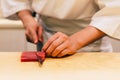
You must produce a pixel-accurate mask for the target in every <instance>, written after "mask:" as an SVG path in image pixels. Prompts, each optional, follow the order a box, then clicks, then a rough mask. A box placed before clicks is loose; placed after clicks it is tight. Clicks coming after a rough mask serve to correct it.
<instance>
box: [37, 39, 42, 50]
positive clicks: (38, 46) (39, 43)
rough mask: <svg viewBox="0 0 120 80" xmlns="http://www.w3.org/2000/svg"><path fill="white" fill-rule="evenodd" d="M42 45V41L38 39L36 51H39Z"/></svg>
mask: <svg viewBox="0 0 120 80" xmlns="http://www.w3.org/2000/svg"><path fill="white" fill-rule="evenodd" d="M42 47H43V42H40V41H38V43H37V51H41V49H42Z"/></svg>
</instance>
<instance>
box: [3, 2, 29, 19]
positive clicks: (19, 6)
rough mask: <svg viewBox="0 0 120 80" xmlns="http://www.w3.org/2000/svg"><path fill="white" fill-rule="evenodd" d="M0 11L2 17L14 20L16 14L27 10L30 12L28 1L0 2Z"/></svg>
mask: <svg viewBox="0 0 120 80" xmlns="http://www.w3.org/2000/svg"><path fill="white" fill-rule="evenodd" d="M1 9H2V14H3V17H6V18H7V17H9V18H11V19H12V18H14V19H15V18H16V19H17V15H16V13H17V12H19V11H21V10H24V9H28V10H31V7H30V2H29V0H1Z"/></svg>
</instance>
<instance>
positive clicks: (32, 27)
mask: <svg viewBox="0 0 120 80" xmlns="http://www.w3.org/2000/svg"><path fill="white" fill-rule="evenodd" d="M24 26H25V28H26V30H25V35H26V38H27V40H28V41H29V42H33V43H35V44H36V43H37V42H38V41H41V42H42V41H43V37H42V32H43V31H42V27H41V26H40V25H39V24H38V23H37V22H36V21H32V22H29V23H26V24H24Z"/></svg>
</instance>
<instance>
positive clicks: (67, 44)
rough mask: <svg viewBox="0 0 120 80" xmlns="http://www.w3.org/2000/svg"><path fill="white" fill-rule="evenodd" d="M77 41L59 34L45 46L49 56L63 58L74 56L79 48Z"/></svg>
mask: <svg viewBox="0 0 120 80" xmlns="http://www.w3.org/2000/svg"><path fill="white" fill-rule="evenodd" d="M77 45H78V43H77V41H76V39H75V38H74V39H73V38H71V37H68V36H67V35H65V34H64V33H61V32H57V33H56V34H55V35H53V36H52V37H51V38H50V39H49V40H48V41H47V42H46V44H45V45H44V46H43V50H44V51H45V52H46V55H47V56H50V57H63V56H65V55H71V54H74V53H75V52H76V50H77V48H78V46H77Z"/></svg>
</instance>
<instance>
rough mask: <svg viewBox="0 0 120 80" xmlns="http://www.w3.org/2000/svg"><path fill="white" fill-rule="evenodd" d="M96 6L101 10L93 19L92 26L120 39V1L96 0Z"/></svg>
mask: <svg viewBox="0 0 120 80" xmlns="http://www.w3.org/2000/svg"><path fill="white" fill-rule="evenodd" d="M96 4H97V5H98V6H99V9H100V10H99V11H98V12H97V13H96V14H95V15H94V16H93V17H92V20H91V23H90V25H92V26H94V27H96V28H97V29H99V30H101V31H103V32H104V33H105V34H107V35H108V36H110V37H113V38H117V39H120V0H96Z"/></svg>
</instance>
